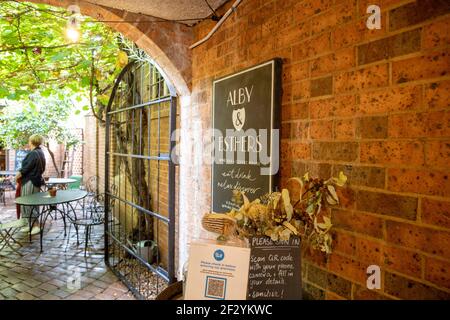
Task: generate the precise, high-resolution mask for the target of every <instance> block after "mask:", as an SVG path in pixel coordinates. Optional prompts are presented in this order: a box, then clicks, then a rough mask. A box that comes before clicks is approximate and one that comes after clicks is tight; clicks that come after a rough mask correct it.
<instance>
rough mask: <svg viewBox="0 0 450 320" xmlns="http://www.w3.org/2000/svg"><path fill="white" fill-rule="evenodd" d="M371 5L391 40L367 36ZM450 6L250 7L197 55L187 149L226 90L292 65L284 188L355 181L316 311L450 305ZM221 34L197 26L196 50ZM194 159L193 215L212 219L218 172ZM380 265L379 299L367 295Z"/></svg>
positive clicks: (313, 271)
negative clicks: (249, 70)
mask: <svg viewBox="0 0 450 320" xmlns="http://www.w3.org/2000/svg"><path fill="white" fill-rule="evenodd" d="M369 4H378V5H379V6H380V7H381V9H382V28H381V30H368V29H367V28H366V25H365V22H366V13H365V12H366V8H367V6H368V5H369ZM230 5H231V2H229V3H227V5H226V6H225V7H224V8H222V9H221V12H224V10H226V9H228V8H229V6H230ZM449 5H450V2H448V1H408V0H378V1H365V0H359V1H356V0H336V1H331V0H303V1H300V0H272V1H267V0H264V1H262V0H246V1H243V2H242V4H241V6H240V7H239V8H238V10H237V12H236V13H234V14H233V15H232V16H231V17H230V19H229V20H228V21H227V22H226V23H225V24H224V25H223V26H222V27H221V29H220V30H219V31H218V32H217V33H216V34H215V35H214V36H213V37H212V39H210V40H209V41H208V42H207V43H205V44H204V45H202V46H200V47H198V48H196V49H194V50H193V68H192V74H193V80H192V85H193V88H192V89H193V90H192V106H190V107H189V110H184V111H183V110H182V123H183V124H184V125H185V126H184V128H183V130H184V132H186V133H187V135H186V137H185V138H186V139H191V138H193V137H194V135H195V128H196V126H198V124H199V123H200V126H201V127H202V128H208V127H210V125H211V122H210V114H211V103H212V101H211V93H212V88H211V85H212V81H213V79H214V78H216V77H220V76H224V75H227V74H230V73H233V72H235V71H238V70H241V69H242V68H246V67H250V66H252V65H255V64H258V63H261V62H264V61H267V60H269V59H272V58H275V57H280V58H282V59H283V62H284V67H283V68H284V71H283V102H282V138H283V139H282V146H281V149H282V150H281V163H282V168H281V176H282V185H283V186H286V180H287V178H289V177H290V176H299V175H303V174H304V173H305V172H307V171H309V172H310V173H311V174H312V175H315V176H320V177H329V176H330V175H331V174H336V173H338V172H339V171H344V172H345V173H346V174H347V176H348V177H349V183H348V187H347V188H346V189H345V190H342V191H341V192H340V196H341V199H342V201H341V205H340V207H338V208H336V209H334V210H333V223H334V226H335V228H334V252H333V254H331V255H330V256H328V257H327V256H324V255H322V254H309V255H308V256H307V257H305V263H304V268H303V278H304V284H305V290H306V291H307V292H308V293H309V294H310V295H312V296H313V297H315V298H317V299H322V298H326V299H377V298H393V299H397V298H399V299H426V298H438V299H450V270H449V269H450V246H449V245H448V243H449V241H450V214H449V213H450V181H449V174H450V171H449V169H450V109H449V92H450V90H449V89H450V74H449V72H450V67H449V63H450V61H449V37H450V36H449V32H450V31H449V30H450V27H449V24H450V7H449ZM213 25H214V23H213V22H209V21H206V22H202V23H200V24H199V25H197V27H196V28H195V38H196V39H200V38H201V37H203V36H204V35H205V34H207V33H208V32H209V31H210V30H211V28H212V27H213ZM183 156H184V157H185V159H186V160H185V162H184V163H185V164H186V166H187V167H186V168H185V170H186V172H187V173H188V174H189V175H190V176H191V177H192V179H191V181H190V185H192V187H193V189H194V190H193V191H192V194H191V199H192V201H191V203H189V204H187V206H186V208H185V209H186V210H188V211H189V212H194V213H196V215H198V216H199V217H201V215H202V214H203V213H204V212H206V211H208V210H209V206H210V191H209V190H210V187H211V185H210V172H209V170H210V168H209V167H204V166H203V167H200V168H199V167H198V166H196V165H195V161H194V159H195V152H194V151H191V152H190V153H186V154H184V155H183ZM194 220H195V219H194ZM197 220H198V219H197ZM372 264H376V265H379V266H380V267H381V269H382V288H381V290H375V291H369V290H368V289H366V285H365V284H366V279H367V275H366V268H367V267H368V266H369V265H372Z"/></svg>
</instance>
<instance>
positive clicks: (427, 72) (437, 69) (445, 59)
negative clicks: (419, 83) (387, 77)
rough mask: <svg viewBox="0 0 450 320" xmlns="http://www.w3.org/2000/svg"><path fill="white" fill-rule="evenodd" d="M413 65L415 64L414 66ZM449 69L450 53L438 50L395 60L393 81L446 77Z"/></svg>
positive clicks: (401, 81)
mask: <svg viewBox="0 0 450 320" xmlns="http://www.w3.org/2000/svg"><path fill="white" fill-rule="evenodd" d="M411 66H414V68H412V67H411ZM449 70H450V57H449V53H448V52H447V51H438V52H435V53H431V54H427V55H424V56H421V57H416V58H410V59H405V60H401V61H395V62H393V63H392V81H393V82H394V83H403V82H408V81H414V80H422V79H432V78H438V77H444V76H446V75H448V73H449Z"/></svg>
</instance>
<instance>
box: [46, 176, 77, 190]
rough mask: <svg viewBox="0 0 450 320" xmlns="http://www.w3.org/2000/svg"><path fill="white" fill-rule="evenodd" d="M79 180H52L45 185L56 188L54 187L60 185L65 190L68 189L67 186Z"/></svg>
mask: <svg viewBox="0 0 450 320" xmlns="http://www.w3.org/2000/svg"><path fill="white" fill-rule="evenodd" d="M75 182H77V180H75V179H68V178H50V179H48V180H47V181H45V184H46V185H47V186H54V185H60V186H62V187H63V189H67V185H68V184H70V183H75Z"/></svg>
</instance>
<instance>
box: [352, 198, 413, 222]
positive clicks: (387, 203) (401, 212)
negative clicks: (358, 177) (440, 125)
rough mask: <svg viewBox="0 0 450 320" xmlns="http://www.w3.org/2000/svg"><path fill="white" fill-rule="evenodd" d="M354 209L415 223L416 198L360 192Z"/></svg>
mask: <svg viewBox="0 0 450 320" xmlns="http://www.w3.org/2000/svg"><path fill="white" fill-rule="evenodd" d="M356 209H357V210H359V211H366V212H371V213H376V214H381V215H386V216H391V217H397V218H402V219H409V220H413V221H415V220H416V216H417V198H413V197H405V196H400V195H395V194H387V193H381V192H372V191H365V190H360V191H358V195H357V197H356Z"/></svg>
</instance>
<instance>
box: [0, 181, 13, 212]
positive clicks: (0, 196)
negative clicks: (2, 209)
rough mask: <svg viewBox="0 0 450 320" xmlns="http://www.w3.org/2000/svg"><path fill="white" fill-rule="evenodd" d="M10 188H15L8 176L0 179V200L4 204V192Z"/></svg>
mask: <svg viewBox="0 0 450 320" xmlns="http://www.w3.org/2000/svg"><path fill="white" fill-rule="evenodd" d="M10 190H15V186H14V184H13V183H12V182H11V180H10V179H9V178H3V179H0V202H3V205H4V206H6V192H7V191H10Z"/></svg>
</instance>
